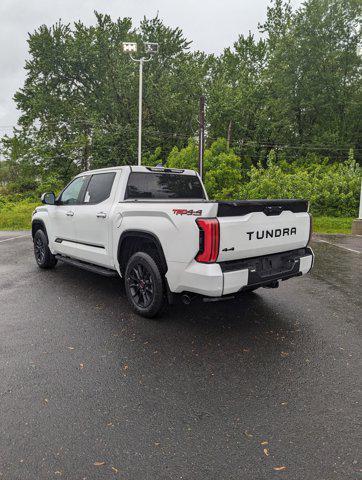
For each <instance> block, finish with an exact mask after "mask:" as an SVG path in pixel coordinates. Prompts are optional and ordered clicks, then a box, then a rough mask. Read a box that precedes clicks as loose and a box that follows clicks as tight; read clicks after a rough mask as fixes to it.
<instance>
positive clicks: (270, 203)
mask: <svg viewBox="0 0 362 480" xmlns="http://www.w3.org/2000/svg"><path fill="white" fill-rule="evenodd" d="M284 211H290V212H293V213H301V212H307V211H308V201H307V200H300V199H290V200H287V199H276V200H266V199H265V200H264V199H262V200H236V201H234V202H218V212H217V216H218V217H236V216H241V215H247V214H248V213H253V212H263V213H264V214H265V215H268V216H272V215H280V214H281V213H282V212H284Z"/></svg>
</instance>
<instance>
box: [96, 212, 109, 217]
mask: <svg viewBox="0 0 362 480" xmlns="http://www.w3.org/2000/svg"><path fill="white" fill-rule="evenodd" d="M106 216H107V214H106V213H104V212H98V213H97V217H98V218H106Z"/></svg>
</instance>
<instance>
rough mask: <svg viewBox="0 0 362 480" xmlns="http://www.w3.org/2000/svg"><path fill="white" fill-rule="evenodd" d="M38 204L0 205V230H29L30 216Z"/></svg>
mask: <svg viewBox="0 0 362 480" xmlns="http://www.w3.org/2000/svg"><path fill="white" fill-rule="evenodd" d="M39 205H40V202H39V201H37V202H27V201H25V200H24V201H21V202H18V203H7V204H5V205H1V204H0V230H29V229H30V228H31V214H32V212H33V210H34V208H35V207H37V206H39Z"/></svg>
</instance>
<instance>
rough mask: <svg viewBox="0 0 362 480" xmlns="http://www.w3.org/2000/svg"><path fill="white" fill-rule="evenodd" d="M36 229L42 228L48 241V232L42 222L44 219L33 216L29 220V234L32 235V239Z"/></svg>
mask: <svg viewBox="0 0 362 480" xmlns="http://www.w3.org/2000/svg"><path fill="white" fill-rule="evenodd" d="M37 230H43V232H44V233H45V235H46V237H47V240H48V241H49V238H48V232H47V228H46V226H45V222H44V220H41V219H40V218H35V219H34V220H33V221H32V222H31V236H32V238H33V239H34V235H35V233H36V231H37Z"/></svg>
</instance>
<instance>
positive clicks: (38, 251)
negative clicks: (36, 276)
mask: <svg viewBox="0 0 362 480" xmlns="http://www.w3.org/2000/svg"><path fill="white" fill-rule="evenodd" d="M34 256H35V260H36V263H37V264H38V267H40V268H54V267H55V265H56V264H57V259H56V258H55V256H54V255H53V254H52V252H51V251H50V249H49V247H48V239H47V236H46V235H45V233H44V231H43V230H37V231H36V232H35V235H34Z"/></svg>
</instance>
